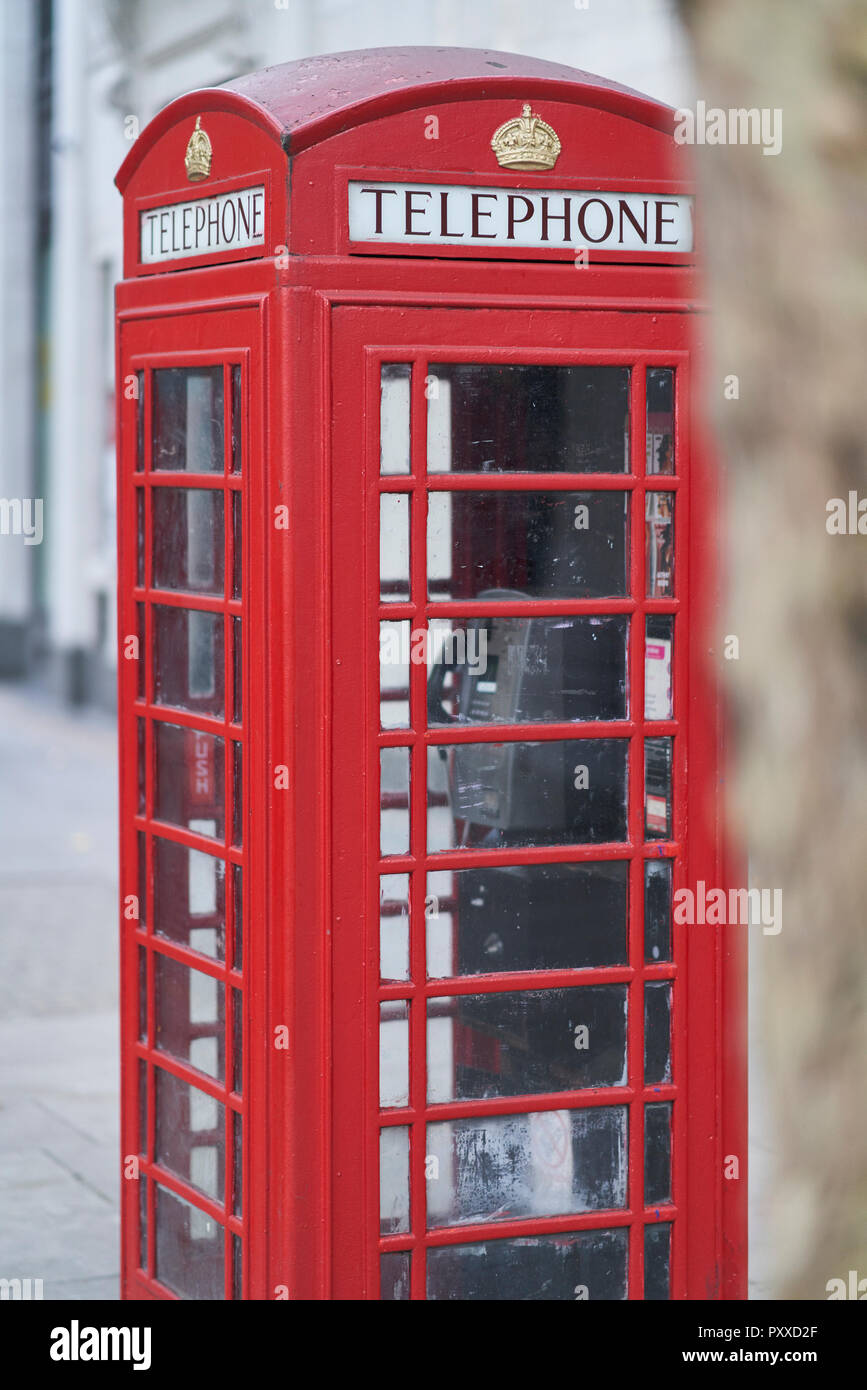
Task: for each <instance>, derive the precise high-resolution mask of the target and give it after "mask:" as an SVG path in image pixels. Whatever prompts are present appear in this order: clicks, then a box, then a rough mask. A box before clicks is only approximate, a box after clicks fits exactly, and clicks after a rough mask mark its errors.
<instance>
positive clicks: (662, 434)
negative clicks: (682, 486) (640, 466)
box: [647, 367, 674, 473]
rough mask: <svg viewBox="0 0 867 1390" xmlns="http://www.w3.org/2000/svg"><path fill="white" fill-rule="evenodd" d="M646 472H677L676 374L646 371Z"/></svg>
mask: <svg viewBox="0 0 867 1390" xmlns="http://www.w3.org/2000/svg"><path fill="white" fill-rule="evenodd" d="M647 472H648V473H673V472H674V372H673V371H672V369H671V367H648V369H647Z"/></svg>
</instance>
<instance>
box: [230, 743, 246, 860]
mask: <svg viewBox="0 0 867 1390" xmlns="http://www.w3.org/2000/svg"><path fill="white" fill-rule="evenodd" d="M243 843H244V750H243V747H242V745H241V744H240V743H233V744H232V844H233V845H243Z"/></svg>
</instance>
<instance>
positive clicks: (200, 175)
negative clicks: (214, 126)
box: [184, 116, 211, 183]
mask: <svg viewBox="0 0 867 1390" xmlns="http://www.w3.org/2000/svg"><path fill="white" fill-rule="evenodd" d="M184 164H185V165H186V169H187V178H188V179H189V180H190V183H197V182H198V181H199V179H206V178H207V177H208V175H209V174H210V172H211V142H210V140H209V139H208V137H207V135H206V133H205V131H204V130H202V118H201V116H197V117H196V126H195V129H194V131H193V133H192V135H191V136H190V141H189V144H188V145H187V153H186V154H185V155H184Z"/></svg>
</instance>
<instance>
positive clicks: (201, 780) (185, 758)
mask: <svg viewBox="0 0 867 1390" xmlns="http://www.w3.org/2000/svg"><path fill="white" fill-rule="evenodd" d="M154 738H155V743H156V792H155V805H154V815H155V816H156V818H157V820H162V821H169V822H170V823H171V824H172V825H181V826H184V827H185V828H186V829H189V830H195V831H196V832H197V834H199V835H210V836H214V837H216V838H217V839H222V838H223V833H224V822H223V801H224V797H225V780H224V766H225V764H224V758H225V749H224V745H223V740H222V739H221V738H217V736H216V735H215V734H203V733H200V732H199V730H198V729H183V728H181V727H180V725H178V724H165V723H163V722H162V721H161V722H160V723H158V724H155V725H154Z"/></svg>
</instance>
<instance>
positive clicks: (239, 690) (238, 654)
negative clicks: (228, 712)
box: [232, 618, 244, 724]
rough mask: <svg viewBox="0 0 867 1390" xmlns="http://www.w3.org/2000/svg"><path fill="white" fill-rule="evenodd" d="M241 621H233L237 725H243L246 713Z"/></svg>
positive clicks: (234, 707) (233, 709) (233, 667)
mask: <svg viewBox="0 0 867 1390" xmlns="http://www.w3.org/2000/svg"><path fill="white" fill-rule="evenodd" d="M241 641H242V638H241V619H240V618H233V619H232V718H233V719H234V721H235V723H236V724H240V723H241V719H242V716H243V713H244V705H243V692H244V677H243V672H244V664H243V649H242V647H241Z"/></svg>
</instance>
